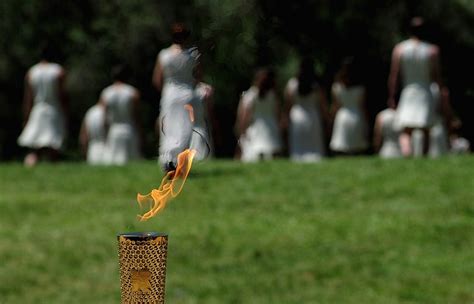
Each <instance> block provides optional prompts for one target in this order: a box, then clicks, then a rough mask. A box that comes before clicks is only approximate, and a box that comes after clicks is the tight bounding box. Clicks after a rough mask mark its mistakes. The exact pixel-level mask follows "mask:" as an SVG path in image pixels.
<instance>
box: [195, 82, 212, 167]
mask: <svg viewBox="0 0 474 304" xmlns="http://www.w3.org/2000/svg"><path fill="white" fill-rule="evenodd" d="M194 92H195V96H194V98H193V102H192V106H193V110H194V126H193V134H192V136H191V143H190V147H191V149H195V150H196V155H195V156H194V158H195V159H197V160H203V159H205V158H206V157H208V156H210V155H211V154H212V145H211V136H210V127H209V119H208V117H207V111H206V109H207V104H206V103H207V100H208V98H209V97H210V96H211V94H212V87H211V86H210V85H208V84H205V83H202V82H200V83H198V84H197V86H196V88H195V91H194Z"/></svg>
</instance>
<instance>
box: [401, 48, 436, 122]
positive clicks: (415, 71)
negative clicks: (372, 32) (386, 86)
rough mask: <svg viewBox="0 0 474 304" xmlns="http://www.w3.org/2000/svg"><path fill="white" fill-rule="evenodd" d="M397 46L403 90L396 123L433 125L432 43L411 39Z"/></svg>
mask: <svg viewBox="0 0 474 304" xmlns="http://www.w3.org/2000/svg"><path fill="white" fill-rule="evenodd" d="M398 47H399V48H400V73H401V77H402V84H403V89H402V92H401V94H400V100H399V103H398V107H397V126H398V127H399V128H407V127H408V128H426V127H430V126H431V125H432V124H433V118H434V117H433V116H434V107H433V97H432V94H431V91H430V85H431V82H432V81H431V58H430V57H431V55H430V53H431V49H432V45H430V44H428V43H426V42H422V41H418V40H414V39H408V40H405V41H403V42H401V43H400V44H399V46H398Z"/></svg>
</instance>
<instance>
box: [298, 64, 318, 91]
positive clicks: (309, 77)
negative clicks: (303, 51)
mask: <svg viewBox="0 0 474 304" xmlns="http://www.w3.org/2000/svg"><path fill="white" fill-rule="evenodd" d="M315 81H316V74H315V73H314V61H313V60H312V59H311V58H309V57H305V58H303V59H302V60H301V63H300V69H299V71H298V93H299V94H300V95H302V96H305V95H308V94H309V93H311V91H312V90H313V89H314V85H315Z"/></svg>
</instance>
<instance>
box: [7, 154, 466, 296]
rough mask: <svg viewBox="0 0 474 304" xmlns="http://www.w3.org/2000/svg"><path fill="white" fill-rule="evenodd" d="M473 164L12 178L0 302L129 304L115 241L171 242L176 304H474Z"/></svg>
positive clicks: (14, 170)
mask: <svg viewBox="0 0 474 304" xmlns="http://www.w3.org/2000/svg"><path fill="white" fill-rule="evenodd" d="M473 168H474V157H470V156H465V157H447V158H442V159H437V160H427V159H417V160H395V161H382V160H379V159H376V158H352V159H351V158H338V159H331V160H327V161H325V162H322V163H319V164H311V165H303V164H293V163H290V162H287V161H283V160H281V161H275V162H267V163H261V164H254V165H242V164H239V163H237V162H232V161H214V162H206V163H202V164H198V165H197V166H196V167H195V168H194V169H193V173H192V175H191V177H190V179H189V180H188V183H187V184H186V186H185V189H184V191H183V193H182V194H181V195H180V196H179V197H178V198H176V199H175V200H174V201H172V202H171V203H170V204H169V205H168V207H167V208H166V209H165V211H164V212H163V213H162V214H160V215H158V216H157V217H156V218H154V219H152V220H150V221H149V222H146V223H140V222H138V221H137V219H136V215H137V214H138V213H139V212H140V210H139V208H138V206H137V205H136V203H135V196H136V193H137V192H142V193H145V192H148V191H149V190H150V189H151V188H152V187H153V186H156V185H158V183H159V181H160V179H161V172H160V171H159V169H158V167H157V165H156V163H154V162H152V161H150V162H141V163H135V164H131V165H129V166H126V167H88V166H86V165H84V164H78V163H70V164H59V165H56V166H55V165H40V166H39V167H37V168H34V169H26V168H23V167H22V166H21V165H20V164H2V165H0V303H2V304H3V303H8V304H10V303H21V304H27V303H119V302H120V281H119V273H118V258H117V241H116V234H117V233H119V232H126V231H148V230H151V231H160V232H166V233H168V234H169V253H168V256H169V259H168V270H167V271H168V273H167V285H166V292H167V294H166V298H167V303H171V304H174V303H206V304H209V303H220V304H222V303H473V302H474V174H473V173H474V172H473V170H474V169H473Z"/></svg>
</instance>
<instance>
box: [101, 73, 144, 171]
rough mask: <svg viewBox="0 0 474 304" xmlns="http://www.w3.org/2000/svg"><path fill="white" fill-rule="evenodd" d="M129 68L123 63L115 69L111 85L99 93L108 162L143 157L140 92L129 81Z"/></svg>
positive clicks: (114, 162) (127, 160) (122, 163)
mask: <svg viewBox="0 0 474 304" xmlns="http://www.w3.org/2000/svg"><path fill="white" fill-rule="evenodd" d="M128 76H129V71H128V69H127V68H126V67H124V66H121V65H119V66H116V67H114V68H113V69H112V78H113V81H114V82H113V83H112V85H110V86H108V87H107V88H105V89H104V90H103V91H102V93H101V95H100V101H99V102H100V104H101V105H102V106H103V107H104V109H105V118H106V124H107V127H108V130H107V140H106V151H107V153H106V156H105V157H106V158H105V162H106V163H107V164H112V165H124V164H126V163H127V162H129V161H130V160H134V159H137V158H139V157H140V149H139V146H140V139H141V129H140V120H139V116H138V110H139V102H140V93H139V92H138V90H137V89H136V88H134V87H133V86H131V85H129V84H127V83H126V81H127V79H128Z"/></svg>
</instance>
